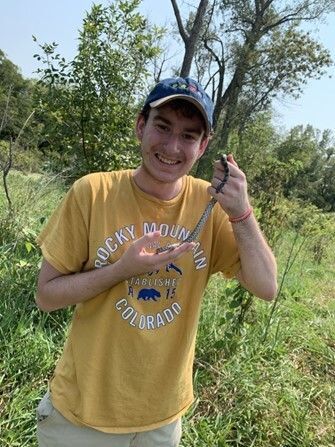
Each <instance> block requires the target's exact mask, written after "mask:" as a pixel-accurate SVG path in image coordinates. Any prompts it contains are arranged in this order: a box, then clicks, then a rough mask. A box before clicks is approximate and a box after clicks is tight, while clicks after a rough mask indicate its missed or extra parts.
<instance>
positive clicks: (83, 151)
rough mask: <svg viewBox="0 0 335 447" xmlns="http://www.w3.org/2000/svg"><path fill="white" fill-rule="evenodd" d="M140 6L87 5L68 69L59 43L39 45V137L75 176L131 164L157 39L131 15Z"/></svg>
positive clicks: (135, 1) (136, 2) (132, 0)
mask: <svg viewBox="0 0 335 447" xmlns="http://www.w3.org/2000/svg"><path fill="white" fill-rule="evenodd" d="M139 3H140V0H128V1H122V0H117V1H115V2H114V3H113V4H111V5H110V6H108V7H102V6H101V5H93V6H92V9H91V11H90V12H89V13H88V14H87V16H86V17H85V19H84V22H83V28H82V30H81V31H80V34H79V47H78V54H77V55H76V57H75V58H74V60H73V61H72V62H69V63H67V62H66V61H65V59H64V58H62V57H61V56H60V55H59V54H57V53H56V48H57V44H56V43H55V42H54V43H52V44H49V45H40V47H41V48H42V50H43V56H40V55H35V56H36V57H37V58H38V59H39V60H42V62H43V63H44V64H45V68H44V69H40V73H41V74H42V78H41V89H40V92H39V95H38V98H37V104H39V112H40V114H42V115H44V117H45V132H44V138H45V139H47V140H48V141H50V143H51V148H52V150H53V151H57V153H58V154H59V157H60V158H61V159H62V162H63V163H67V165H68V166H72V168H71V169H72V170H73V167H74V166H77V168H74V169H77V174H76V175H81V174H82V173H85V172H90V171H98V170H110V169H115V168H119V167H122V166H128V167H129V166H130V165H131V164H132V163H134V157H135V156H134V154H135V153H136V152H135V151H134V149H135V147H136V146H137V143H136V140H135V138H134V132H133V122H134V121H133V119H134V117H135V114H136V111H137V105H138V103H139V101H140V99H141V96H142V94H143V91H145V90H146V89H147V88H146V85H145V82H146V79H147V77H148V71H147V68H146V67H147V64H148V62H149V61H150V60H151V59H152V58H153V57H154V56H155V55H156V54H157V52H158V48H157V47H156V46H154V44H153V42H154V40H155V39H156V37H157V34H159V32H160V30H158V29H157V28H154V29H152V28H150V27H149V26H148V24H147V22H146V20H145V19H144V18H143V17H142V16H141V15H140V14H139V13H138V12H137V11H136V8H137V7H138V5H139Z"/></svg>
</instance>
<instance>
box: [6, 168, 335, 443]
mask: <svg viewBox="0 0 335 447" xmlns="http://www.w3.org/2000/svg"><path fill="white" fill-rule="evenodd" d="M9 187H10V191H11V194H12V200H13V204H14V213H12V214H8V212H7V204H6V200H5V196H4V194H2V191H1V190H0V215H1V218H0V241H1V243H0V283H1V300H0V338H1V340H0V342H1V343H0V371H1V372H0V445H1V446H3V447H7V446H10V447H13V446H19V447H25V446H36V440H35V408H36V405H37V402H38V400H39V399H40V397H41V396H42V394H43V393H44V391H45V389H46V385H47V381H48V379H49V378H50V375H51V374H52V371H53V369H54V366H55V362H56V359H57V357H58V356H59V354H60V352H61V349H62V345H63V341H64V338H65V335H66V331H67V327H68V322H69V320H70V317H71V310H64V311H57V312H53V313H51V314H45V313H42V312H40V311H39V310H38V309H36V307H35V304H34V293H35V288H36V278H37V274H38V270H39V263H40V253H39V251H38V249H37V247H36V246H35V243H34V238H35V236H36V234H37V233H38V232H39V231H40V229H41V227H42V225H43V222H44V220H45V218H46V217H47V216H48V215H49V214H50V212H51V210H53V209H54V207H55V205H56V203H58V202H59V199H60V197H61V196H62V195H63V194H64V190H65V187H64V186H63V184H62V182H61V181H58V180H57V179H56V180H55V179H53V181H50V179H48V178H47V177H45V176H36V175H30V176H24V175H22V174H19V173H12V174H11V175H10V178H9ZM27 195H28V197H29V200H27V199H26V197H27ZM293 240H294V236H292V235H290V234H286V235H285V237H283V239H282V241H281V243H280V244H279V245H278V250H277V254H278V259H279V266H280V276H282V275H283V272H284V271H285V265H286V264H287V259H288V255H289V251H290V249H291V247H292V243H293ZM299 240H300V239H299ZM311 247H312V241H309V240H307V241H306V243H305V244H304V245H303V246H302V248H301V250H300V251H299V253H298V256H297V258H296V260H295V263H294V264H293V265H292V267H291V269H290V270H289V272H288V274H287V275H286V277H285V282H284V284H283V287H282V290H281V294H280V297H279V300H278V303H277V305H276V308H275V311H274V313H273V315H272V319H271V324H270V325H269V329H268V331H266V327H267V325H268V323H269V317H270V314H271V309H272V306H273V303H266V302H263V301H260V300H257V299H253V302H252V305H251V307H250V308H249V310H248V312H247V314H246V316H245V319H244V322H243V325H239V326H238V329H239V330H238V332H237V333H236V334H235V335H233V336H231V334H232V330H231V329H232V324H233V322H234V321H235V320H234V318H233V316H234V315H237V314H238V312H239V308H236V307H235V305H234V300H233V301H232V298H231V296H232V293H233V292H234V290H235V284H234V282H224V281H222V280H221V279H220V278H219V275H218V276H215V277H213V278H212V279H211V281H210V284H209V286H208V288H207V291H206V295H205V297H204V305H203V311H202V315H201V322H200V327H199V333H198V343H197V350H196V361H195V365H194V383H195V390H196V396H197V398H196V402H195V404H194V405H193V406H192V408H191V410H190V411H189V412H188V414H187V416H186V417H185V418H184V435H183V439H182V444H181V445H182V446H183V447H191V446H192V447H193V446H199V447H200V446H206V447H210V446H213V447H214V446H218V447H226V446H227V447H228V446H229V447H230V446H232V447H233V446H234V447H251V446H254V447H270V446H271V447H334V446H335V441H334V433H335V430H334V420H335V319H334V317H335V300H334V298H335V275H334V273H335V272H334V261H335V256H334V253H332V250H331V249H329V250H328V254H327V257H325V258H324V259H323V260H322V262H321V264H317V263H315V262H313V253H312V249H311ZM325 256H326V255H325ZM227 312H228V313H227ZM227 315H228V317H227ZM224 316H226V317H225V318H223V317H224Z"/></svg>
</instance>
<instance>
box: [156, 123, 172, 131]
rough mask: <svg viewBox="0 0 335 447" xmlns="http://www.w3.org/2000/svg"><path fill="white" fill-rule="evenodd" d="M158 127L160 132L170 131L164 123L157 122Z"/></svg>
mask: <svg viewBox="0 0 335 447" xmlns="http://www.w3.org/2000/svg"><path fill="white" fill-rule="evenodd" d="M156 127H157V129H158V130H159V131H160V132H168V131H169V128H168V126H165V125H164V124H156Z"/></svg>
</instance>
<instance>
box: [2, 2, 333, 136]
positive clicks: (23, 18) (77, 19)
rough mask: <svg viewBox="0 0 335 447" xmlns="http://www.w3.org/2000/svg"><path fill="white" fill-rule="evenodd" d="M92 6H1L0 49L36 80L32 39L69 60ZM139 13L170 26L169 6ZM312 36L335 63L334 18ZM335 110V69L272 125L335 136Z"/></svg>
mask: <svg viewBox="0 0 335 447" xmlns="http://www.w3.org/2000/svg"><path fill="white" fill-rule="evenodd" d="M192 1H193V4H197V3H198V2H197V1H195V0H192ZM96 3H101V4H103V5H107V4H108V3H109V2H108V0H97V1H96ZM179 3H182V1H181V0H180V2H179ZM91 5H92V0H53V1H50V0H29V1H27V0H0V48H1V49H2V50H3V51H4V52H5V54H6V55H7V57H8V58H9V59H10V60H11V61H12V62H13V63H14V64H16V65H17V66H18V67H19V68H20V69H21V72H22V74H23V76H24V77H36V76H37V75H36V74H34V71H36V69H37V68H38V66H39V65H38V63H37V61H36V60H35V59H34V58H33V54H35V53H38V52H39V48H38V46H37V44H36V43H35V42H34V41H33V39H32V35H35V36H36V38H37V39H38V41H39V42H40V43H45V42H46V43H51V42H53V41H55V42H57V43H58V44H59V45H58V52H59V53H60V54H61V55H62V56H64V57H65V59H67V60H71V58H73V57H74V55H75V52H76V46H77V37H78V30H79V29H80V28H81V24H82V19H83V18H84V16H85V13H86V11H89V10H90V8H91ZM140 10H141V12H142V13H143V14H144V15H146V16H147V17H148V18H149V20H150V22H151V23H155V24H158V25H167V26H169V24H171V23H174V15H173V10H172V6H171V2H170V0H143V1H142V4H141V8H140ZM170 26H172V25H170ZM316 36H317V37H318V39H319V40H320V41H321V42H322V43H323V45H324V46H325V47H326V48H327V49H329V50H330V51H331V54H332V57H333V59H334V60H335V14H333V15H331V16H330V17H329V18H328V19H327V22H326V23H324V24H322V25H318V30H317V31H316ZM181 51H182V49H181ZM167 75H169V73H167ZM330 76H333V77H332V78H331V77H330ZM334 104H335V66H333V67H332V68H330V69H329V70H328V72H327V75H326V76H324V77H323V78H322V79H320V80H311V81H309V82H308V84H307V86H306V87H305V89H304V94H303V95H302V96H301V97H300V98H299V99H297V100H293V99H289V100H287V99H286V100H281V101H277V102H276V103H275V104H274V106H275V115H274V123H275V124H276V125H277V126H278V127H279V128H281V129H282V130H284V131H285V130H289V129H290V128H291V127H293V126H295V125H299V124H303V125H307V124H311V125H312V126H313V127H315V128H317V129H320V130H324V129H331V130H333V131H335V119H334V118H335V113H334Z"/></svg>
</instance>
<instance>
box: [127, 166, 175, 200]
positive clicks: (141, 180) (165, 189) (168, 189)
mask: <svg viewBox="0 0 335 447" xmlns="http://www.w3.org/2000/svg"><path fill="white" fill-rule="evenodd" d="M133 179H134V181H135V183H136V185H137V186H138V187H139V188H140V189H141V190H142V191H143V192H145V193H146V194H150V195H151V196H153V197H156V198H157V199H160V200H171V199H173V198H175V197H176V196H177V195H178V194H179V193H180V191H181V189H182V187H183V179H182V178H179V179H178V180H176V181H175V182H171V183H166V182H161V181H159V180H156V179H153V178H151V179H150V181H148V178H147V176H146V175H145V173H144V172H143V169H142V168H141V167H139V168H137V169H136V170H135V171H134V173H133Z"/></svg>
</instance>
